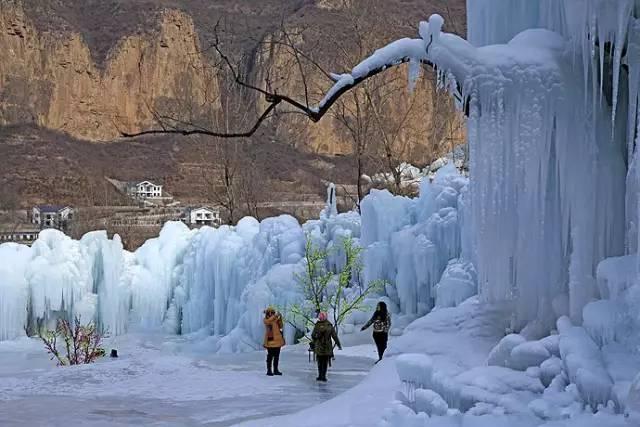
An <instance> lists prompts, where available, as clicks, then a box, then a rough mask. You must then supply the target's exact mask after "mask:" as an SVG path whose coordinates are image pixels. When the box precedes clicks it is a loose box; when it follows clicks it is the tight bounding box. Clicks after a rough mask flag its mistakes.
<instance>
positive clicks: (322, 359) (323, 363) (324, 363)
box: [316, 356, 331, 380]
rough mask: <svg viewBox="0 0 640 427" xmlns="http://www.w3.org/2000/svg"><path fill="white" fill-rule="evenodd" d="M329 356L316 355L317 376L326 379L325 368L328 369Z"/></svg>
mask: <svg viewBox="0 0 640 427" xmlns="http://www.w3.org/2000/svg"><path fill="white" fill-rule="evenodd" d="M329 358H331V356H316V360H317V361H318V378H320V379H324V380H326V379H327V369H329Z"/></svg>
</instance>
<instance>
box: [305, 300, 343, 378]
mask: <svg viewBox="0 0 640 427" xmlns="http://www.w3.org/2000/svg"><path fill="white" fill-rule="evenodd" d="M311 338H312V339H313V351H314V352H315V353H316V360H317V361H318V378H316V381H325V382H326V381H327V369H328V368H329V359H330V358H331V357H333V342H332V341H331V340H332V339H333V341H335V343H336V345H337V346H338V348H339V349H340V350H342V345H341V344H340V340H339V339H338V334H337V333H336V328H334V327H333V325H332V324H331V322H329V321H328V320H327V313H324V312H322V313H320V315H319V316H318V321H317V322H316V324H315V326H314V327H313V332H312V333H311Z"/></svg>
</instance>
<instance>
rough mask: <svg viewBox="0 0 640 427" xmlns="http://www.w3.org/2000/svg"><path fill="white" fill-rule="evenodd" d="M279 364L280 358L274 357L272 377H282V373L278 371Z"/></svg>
mask: <svg viewBox="0 0 640 427" xmlns="http://www.w3.org/2000/svg"><path fill="white" fill-rule="evenodd" d="M279 363H280V356H276V358H275V359H273V375H282V372H280V371H279V370H278V364H279Z"/></svg>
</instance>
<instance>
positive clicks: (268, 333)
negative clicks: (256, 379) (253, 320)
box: [263, 307, 285, 377]
mask: <svg viewBox="0 0 640 427" xmlns="http://www.w3.org/2000/svg"><path fill="white" fill-rule="evenodd" d="M283 326H284V324H283V321H282V315H281V314H280V313H278V312H277V311H276V310H275V309H274V308H273V307H269V308H267V309H266V310H265V311H264V329H265V330H264V342H263V346H264V348H265V349H266V350H267V375H269V376H270V377H271V376H274V375H282V372H280V370H279V369H278V364H279V363H280V349H281V348H282V347H283V346H284V344H285V342H284V336H283V335H282V328H283ZM272 365H273V370H272V369H271V366H272Z"/></svg>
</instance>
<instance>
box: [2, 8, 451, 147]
mask: <svg viewBox="0 0 640 427" xmlns="http://www.w3.org/2000/svg"><path fill="white" fill-rule="evenodd" d="M43 3H49V2H43ZM50 3H51V4H50V5H46V6H43V5H42V4H41V2H39V1H38V0H1V1H0V51H1V52H3V61H2V62H0V123H2V124H5V125H8V124H25V123H30V124H36V125H38V126H41V127H44V128H49V129H54V130H58V131H62V132H65V133H67V134H69V135H70V136H72V137H75V138H79V139H87V140H91V141H110V140H113V139H115V138H117V137H118V136H119V133H120V131H127V132H134V131H138V130H141V129H145V128H149V127H152V126H154V125H155V124H156V121H157V118H158V117H157V115H158V114H160V115H163V114H166V115H171V116H176V115H179V117H180V119H182V120H185V121H189V122H196V123H198V124H202V125H204V126H207V125H211V123H212V117H213V115H214V113H215V111H216V109H217V108H218V107H219V105H218V100H219V99H220V96H221V93H220V86H221V84H220V82H219V78H218V76H217V75H216V74H215V71H214V70H213V68H212V64H213V63H214V62H215V61H216V58H215V56H214V55H212V54H211V52H210V51H207V49H206V48H207V40H209V39H210V38H211V37H212V35H211V34H212V31H213V29H212V28H213V27H214V26H215V25H216V23H218V22H219V21H220V20H221V19H225V22H226V23H227V26H228V27H229V28H231V30H230V31H229V37H235V38H239V39H242V40H243V43H236V44H229V46H231V47H232V48H233V49H237V50H241V51H242V50H243V52H240V53H239V54H237V53H238V52H234V53H236V54H237V55H236V56H237V57H239V58H242V61H243V62H244V64H245V68H246V69H248V70H250V71H249V73H250V74H252V76H251V77H253V78H254V79H255V80H256V81H257V82H258V83H259V84H262V83H261V82H262V81H263V80H264V79H265V76H267V74H268V75H269V76H270V77H272V78H274V77H275V79H276V80H277V79H280V80H281V82H282V83H277V82H276V84H279V85H280V90H281V91H286V93H291V94H294V95H296V96H302V95H303V91H302V87H303V85H302V81H301V76H300V73H299V72H298V71H299V70H298V68H297V67H294V66H292V65H293V64H292V62H291V61H292V59H291V52H289V51H287V49H286V48H285V47H283V45H282V44H278V43H274V40H275V39H276V37H277V36H275V35H274V34H276V33H278V31H280V30H281V28H288V29H289V30H290V31H291V32H292V33H296V34H302V35H301V36H299V37H300V39H301V49H304V48H306V49H309V51H314V53H315V59H316V60H317V63H318V64H322V65H324V66H326V67H327V69H328V71H332V70H331V67H336V66H342V67H345V66H348V65H350V64H348V63H347V62H354V61H356V60H357V59H358V53H357V51H356V52H353V51H352V52H349V54H348V55H345V54H344V50H345V49H347V50H348V49H351V50H355V48H354V46H349V44H348V43H347V42H346V40H340V39H339V38H340V37H341V36H342V37H343V38H345V39H346V38H353V35H352V34H349V31H350V26H352V25H353V22H352V21H350V20H349V19H352V18H347V17H346V12H345V10H344V9H345V8H346V7H350V5H351V3H352V2H351V1H350V2H344V1H340V0H319V1H317V2H313V1H312V2H309V1H291V0H283V1H280V2H277V1H265V2H260V1H255V2H252V1H243V2H233V1H226V2H210V3H214V4H215V6H214V7H212V6H210V5H209V6H207V7H208V8H207V9H203V7H205V6H206V2H205V3H203V1H164V0H156V1H146V2H136V4H135V5H130V4H129V5H127V2H124V1H122V0H107V1H103V2H94V1H92V0H82V2H78V1H77V0H52V1H51V2H50ZM92 3H93V5H94V6H95V7H93V8H92V7H91V4H92ZM129 3H130V2H129ZM260 3H264V4H262V5H260ZM373 3H380V2H376V1H374V2H373ZM389 3H393V2H389ZM404 3H406V4H405V5H404V7H403V8H402V9H396V10H394V9H393V7H391V5H389V4H387V5H386V6H384V7H378V10H377V13H379V14H382V13H393V14H396V15H398V18H401V17H402V15H403V14H405V15H406V14H411V13H414V14H416V16H415V18H414V23H415V22H417V19H418V18H419V17H420V15H421V14H427V13H430V12H433V11H435V10H428V9H437V7H438V5H437V3H438V2H431V3H434V4H427V5H424V6H426V7H424V8H423V9H425V11H423V12H420V13H416V10H415V9H414V8H411V7H409V6H410V5H411V2H404ZM418 3H420V2H418ZM427 3H429V2H427ZM454 3H455V2H454ZM457 3H462V1H458V2H457ZM251 4H254V7H253V8H251V7H250V5H251ZM380 4H383V3H380ZM407 5H409V6H407ZM134 7H135V9H134ZM405 9H406V10H405ZM95 13H98V14H102V16H98V17H96V16H92V14H95ZM278 13H279V14H280V16H278ZM278 18H279V19H280V21H278V20H277V19H278ZM378 18H379V17H378ZM358 19H360V20H361V21H362V22H366V21H364V20H362V19H363V18H361V17H358ZM87 21H90V22H89V23H87ZM91 21H93V22H91ZM109 21H116V23H119V24H120V25H116V24H114V23H113V22H109ZM371 22H373V21H371ZM90 25H92V26H90ZM109 25H111V26H109ZM102 26H104V29H101V27H102ZM337 29H339V31H338V30H337ZM305 32H306V33H305ZM309 34H311V35H309ZM360 36H361V37H362V38H365V37H366V38H367V39H368V41H369V42H370V43H373V41H374V40H375V41H376V42H380V43H382V42H383V41H384V40H385V39H389V38H391V37H394V36H396V34H395V30H394V29H389V30H385V31H384V32H381V31H380V30H379V29H376V31H370V32H368V34H366V35H365V36H362V35H360ZM278 40H281V36H280V39H278ZM264 46H269V48H268V49H264ZM366 53H368V52H366ZM363 54H365V52H363ZM337 71H340V70H337ZM305 73H307V74H308V75H307V82H306V83H307V85H308V86H309V87H311V88H313V91H314V92H313V94H312V95H314V96H315V99H316V100H317V98H318V97H319V96H321V93H322V91H323V90H326V88H327V87H328V86H329V85H330V82H329V81H328V79H326V78H324V76H323V75H322V73H319V72H318V71H317V70H314V69H313V67H308V69H306V70H305ZM392 81H393V83H391V86H393V87H394V90H393V91H390V92H389V93H391V92H393V93H394V94H395V95H394V96H397V108H395V107H394V108H391V111H395V114H397V115H404V114H406V109H407V108H409V103H411V104H412V105H411V111H410V112H409V115H410V117H409V118H408V119H407V121H408V126H407V129H411V131H407V132H406V135H404V136H405V137H406V138H408V139H409V140H410V143H411V144H412V145H419V144H420V143H421V141H420V139H421V135H422V136H424V135H426V134H427V133H428V131H429V128H430V126H431V123H430V122H429V120H425V117H427V116H429V111H427V104H426V103H425V102H414V101H413V100H412V97H411V96H409V94H408V93H407V90H406V79H405V78H403V77H402V76H401V75H397V76H396V77H394V78H392ZM418 87H419V89H418V93H417V96H418V97H421V98H422V99H423V100H424V99H427V100H428V99H429V97H430V96H431V95H430V93H429V88H428V87H427V85H419V86H418ZM425 92H426V93H425ZM413 104H416V105H413ZM275 125H276V127H277V128H278V130H279V135H280V137H281V138H285V139H289V140H290V142H291V143H292V144H293V145H296V146H298V147H300V148H302V149H305V150H309V151H312V152H320V153H327V154H348V153H349V152H351V151H352V147H351V146H352V143H351V142H350V141H349V136H348V135H345V132H344V129H341V126H340V123H338V122H336V120H335V119H333V118H331V117H328V118H327V119H325V120H323V121H322V122H321V123H320V124H318V125H316V126H309V123H306V122H305V120H304V119H301V118H293V119H292V118H291V117H286V116H285V117H284V118H281V119H279V120H277V123H275Z"/></svg>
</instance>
